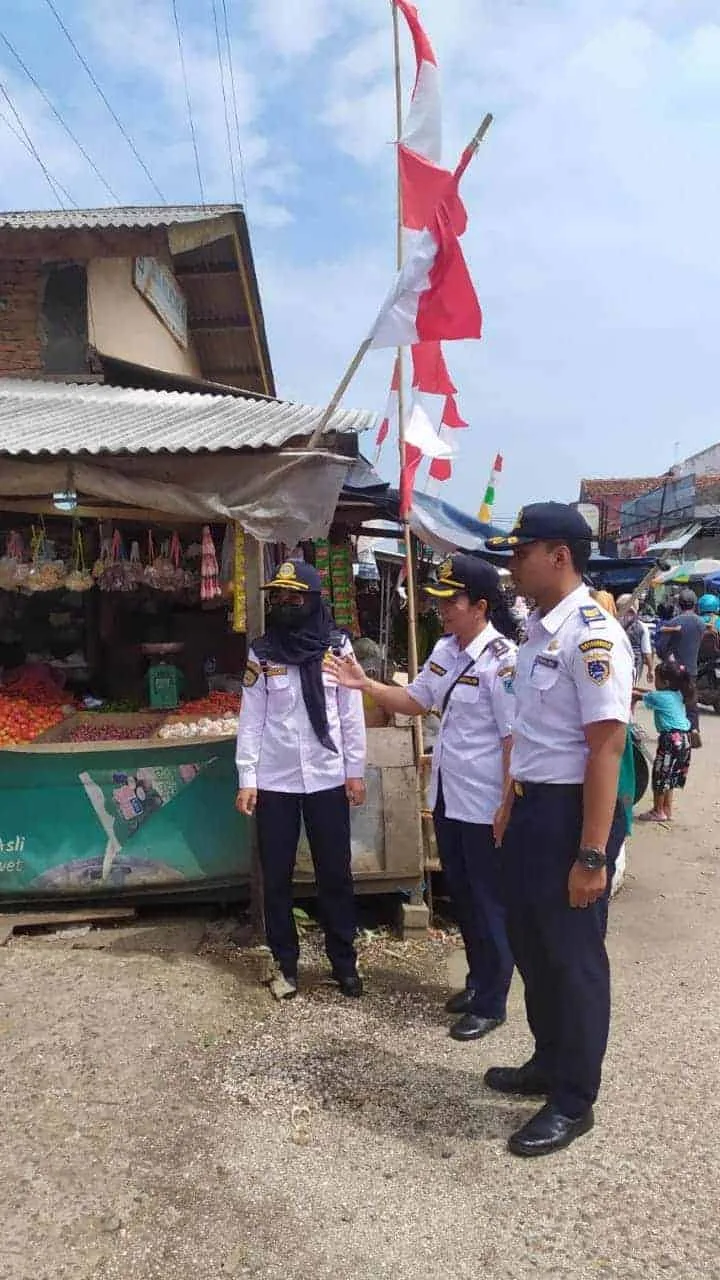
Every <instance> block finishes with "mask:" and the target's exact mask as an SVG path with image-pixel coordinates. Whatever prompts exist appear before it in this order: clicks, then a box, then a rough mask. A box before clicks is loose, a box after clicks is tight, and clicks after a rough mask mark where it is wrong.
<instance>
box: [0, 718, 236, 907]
mask: <svg viewBox="0 0 720 1280" xmlns="http://www.w3.org/2000/svg"><path fill="white" fill-rule="evenodd" d="M234 746H235V744H234V742H232V741H228V742H215V743H195V744H190V743H187V744H183V745H178V746H175V745H173V746H171V747H168V746H163V747H159V746H154V747H153V746H148V745H144V744H140V743H139V744H138V748H137V750H136V749H135V747H134V746H133V747H131V748H128V747H123V748H122V749H119V748H118V745H117V744H116V743H114V744H108V746H107V749H105V748H103V749H102V750H97V749H96V750H94V751H82V750H81V751H72V752H56V753H47V754H45V753H43V752H33V751H32V750H31V749H28V750H27V751H22V750H15V751H2V752H0V898H8V897H12V898H26V897H33V896H36V897H43V898H46V897H53V896H55V895H65V896H74V897H77V896H79V895H83V894H93V893H110V892H115V893H117V892H122V891H132V890H134V889H136V888H140V889H142V888H143V887H145V886H147V887H148V888H153V889H158V888H165V887H167V888H168V889H172V888H181V887H189V886H190V885H192V884H197V885H201V884H203V883H204V882H213V881H217V882H224V881H243V880H247V878H248V875H249V870H250V829H249V823H248V822H247V820H246V819H243V818H242V817H240V815H239V814H238V813H236V811H235V808H234V800H235V791H236V775H235V762H234Z"/></svg>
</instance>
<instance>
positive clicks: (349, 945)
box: [257, 787, 356, 978]
mask: <svg viewBox="0 0 720 1280" xmlns="http://www.w3.org/2000/svg"><path fill="white" fill-rule="evenodd" d="M301 817H302V818H303V819H304V822H305V830H306V832H307V837H308V843H309V845H310V853H311V854H312V860H313V866H314V868H315V881H316V884H317V895H318V908H319V916H320V921H321V924H322V926H323V929H324V931H325V950H326V951H327V955H328V959H329V961H330V964H331V965H332V969H333V973H334V974H335V975H336V976H337V977H339V978H347V977H350V975H351V974H354V973H355V966H356V956H355V946H354V939H355V931H356V918H355V897H354V893H353V882H352V873H351V870H350V805H349V802H348V798H347V796H346V795H345V788H344V787H332V788H331V789H330V790H329V791H314V792H313V793H312V794H310V795H298V794H295V793H288V792H284V791H258V801H257V834H258V851H259V854H260V865H261V867H262V876H263V894H264V907H265V933H266V936H267V942H268V946H269V948H270V950H271V951H272V953H273V956H274V957H275V960H276V961H277V963H278V965H279V967H280V969H281V970H282V972H283V973H284V974H285V977H286V978H294V977H296V976H297V967H298V956H299V954H300V947H299V944H298V933H297V927H296V925H295V918H294V916H293V872H294V870H295V859H296V857H297V847H298V840H299V839H300V818H301Z"/></svg>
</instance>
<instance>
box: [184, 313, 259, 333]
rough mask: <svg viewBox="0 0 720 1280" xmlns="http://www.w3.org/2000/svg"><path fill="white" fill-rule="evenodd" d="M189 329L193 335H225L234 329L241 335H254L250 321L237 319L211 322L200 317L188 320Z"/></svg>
mask: <svg viewBox="0 0 720 1280" xmlns="http://www.w3.org/2000/svg"><path fill="white" fill-rule="evenodd" d="M188 329H189V330H190V332H191V333H223V332H225V331H229V330H233V329H234V330H238V331H239V332H241V333H252V325H251V324H250V321H249V320H247V319H242V320H241V319H239V318H236V317H232V318H231V319H227V320H216V319H213V320H210V319H204V318H203V317H202V316H200V317H197V318H193V319H190V320H188Z"/></svg>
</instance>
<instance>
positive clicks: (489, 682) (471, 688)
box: [330, 555, 517, 1040]
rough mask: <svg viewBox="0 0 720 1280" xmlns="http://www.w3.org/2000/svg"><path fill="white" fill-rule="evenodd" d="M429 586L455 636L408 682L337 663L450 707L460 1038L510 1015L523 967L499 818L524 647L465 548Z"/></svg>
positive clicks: (439, 801) (446, 817) (433, 786)
mask: <svg viewBox="0 0 720 1280" xmlns="http://www.w3.org/2000/svg"><path fill="white" fill-rule="evenodd" d="M424 589H425V591H426V592H427V593H428V595H430V596H432V597H433V598H434V599H436V600H437V601H438V606H439V609H440V614H441V617H442V622H443V627H444V630H445V632H446V634H445V635H444V636H443V637H442V638H441V639H440V640H439V641H438V643H437V644H436V645H435V648H434V649H433V651H432V653H431V654H430V657H429V658H428V660H427V662H426V663H425V665H424V666H423V668H422V670H421V671H420V673H419V675H418V677H417V679H416V680H414V681H413V682H412V684H410V685H409V686H408V688H407V689H399V688H397V687H395V686H388V685H384V684H380V683H379V682H378V681H376V680H371V679H369V678H368V677H367V676H366V675H365V673H364V672H363V670H362V668H361V667H360V666H359V664H358V663H356V662H355V661H353V660H352V659H330V668H331V670H332V671H333V672H334V674H335V675H336V676H337V679H338V681H339V682H340V683H341V684H344V685H346V686H347V687H348V688H351V689H360V690H363V691H366V692H367V693H369V694H370V695H371V697H372V698H373V699H374V700H375V702H377V703H379V705H380V706H381V707H384V708H385V710H386V711H389V712H391V713H392V712H396V713H399V714H402V715H411V716H414V715H422V714H423V713H425V712H427V711H430V710H431V708H433V707H435V708H436V709H437V710H438V712H439V713H440V715H441V721H440V732H439V736H438V739H437V742H436V745H435V748H434V750H433V768H432V777H431V782H430V805H431V807H432V809H433V819H434V824H435V833H436V836H437V843H438V850H439V853H440V860H441V862H442V867H443V871H444V873H445V879H446V882H447V885H448V889H449V891H450V896H451V900H452V904H453V908H454V911H455V914H456V917H457V920H458V923H459V925H460V929H461V932H462V936H463V941H464V943H465V951H466V955H467V961H468V975H467V981H466V986H465V990H464V991H461V992H459V993H458V994H457V995H455V996H453V998H452V999H451V1000H450V1001H449V1002H448V1004H447V1006H446V1008H447V1010H448V1012H449V1013H454V1014H461V1015H462V1016H461V1017H460V1019H459V1021H457V1022H456V1023H455V1024H454V1025H453V1026H452V1027H451V1030H450V1034H451V1036H453V1038H454V1039H456V1040H477V1039H479V1038H480V1037H481V1036H484V1035H486V1034H487V1033H488V1032H489V1031H492V1030H493V1029H494V1028H495V1027H497V1026H499V1025H500V1024H501V1023H502V1022H504V1021H505V1013H506V1002H507V993H508V989H509V986H510V979H511V977H512V971H513V958H512V954H511V951H510V946H509V944H508V940H507V934H506V931H505V913H504V909H503V906H502V901H501V890H500V853H499V851H498V850H497V848H496V847H495V840H494V837H493V826H492V824H493V818H494V815H495V812H496V807H497V805H498V803H499V800H500V797H501V795H502V792H503V782H504V778H505V777H506V776H507V769H508V762H509V758H510V745H511V737H510V735H511V732H512V724H513V717H514V703H515V699H514V696H513V676H514V671H515V656H516V652H517V651H516V648H515V645H514V643H513V642H512V641H510V640H508V639H507V638H506V637H505V636H504V635H502V634H501V633H500V631H498V630H497V629H496V627H495V626H493V622H492V618H493V617H495V618H496V619H497V620H498V621H500V620H502V625H503V627H504V628H505V629H506V630H508V632H511V631H512V624H511V622H510V619H509V616H508V611H507V607H506V606H505V605H504V602H503V597H502V593H501V589H500V578H499V576H498V574H497V572H496V570H495V569H493V568H492V567H491V566H490V565H489V564H486V563H485V562H484V561H482V560H479V559H477V558H476V557H475V556H469V555H455V556H453V557H452V558H451V559H449V560H446V561H445V563H444V564H443V565H442V566H441V568H440V571H439V574H438V577H437V579H436V580H435V581H433V582H431V583H428V584H427V586H426V587H425V588H424Z"/></svg>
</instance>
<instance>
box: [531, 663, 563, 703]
mask: <svg viewBox="0 0 720 1280" xmlns="http://www.w3.org/2000/svg"><path fill="white" fill-rule="evenodd" d="M559 675H560V664H559V662H558V661H557V660H556V659H553V660H552V661H547V662H539V661H538V660H537V659H536V660H535V662H534V663H533V668H532V671H531V672H530V688H531V689H533V690H534V691H535V693H537V694H538V695H539V696H540V697H542V695H543V694H546V693H549V692H550V690H551V689H553V688H554V687H555V685H556V684H557V681H558V676H559Z"/></svg>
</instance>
